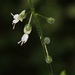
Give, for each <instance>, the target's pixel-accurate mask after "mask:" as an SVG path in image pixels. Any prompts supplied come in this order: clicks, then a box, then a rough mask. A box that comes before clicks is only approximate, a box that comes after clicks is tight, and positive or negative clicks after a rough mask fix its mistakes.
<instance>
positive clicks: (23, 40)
mask: <svg viewBox="0 0 75 75" xmlns="http://www.w3.org/2000/svg"><path fill="white" fill-rule="evenodd" d="M28 38H29V35H28V34H24V35H23V36H22V38H21V40H20V41H19V42H18V44H20V43H21V46H22V45H23V44H24V43H26V42H27V40H28Z"/></svg>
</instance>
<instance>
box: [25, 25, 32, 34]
mask: <svg viewBox="0 0 75 75" xmlns="http://www.w3.org/2000/svg"><path fill="white" fill-rule="evenodd" d="M31 31H32V27H31V25H30V24H27V25H26V26H25V27H24V33H25V34H30V33H31Z"/></svg>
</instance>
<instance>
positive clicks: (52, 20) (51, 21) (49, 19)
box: [47, 17, 55, 24]
mask: <svg viewBox="0 0 75 75" xmlns="http://www.w3.org/2000/svg"><path fill="white" fill-rule="evenodd" d="M47 22H48V23H49V24H53V23H54V22H55V19H54V18H52V17H49V18H47Z"/></svg>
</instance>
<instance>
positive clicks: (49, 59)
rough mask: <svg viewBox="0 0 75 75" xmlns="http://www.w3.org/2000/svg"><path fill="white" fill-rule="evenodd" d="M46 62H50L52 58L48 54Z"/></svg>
mask: <svg viewBox="0 0 75 75" xmlns="http://www.w3.org/2000/svg"><path fill="white" fill-rule="evenodd" d="M45 60H46V63H48V64H49V63H51V62H52V58H51V57H50V56H49V55H48V56H47V57H46V59H45Z"/></svg>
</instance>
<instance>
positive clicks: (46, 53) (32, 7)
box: [29, 0, 53, 75]
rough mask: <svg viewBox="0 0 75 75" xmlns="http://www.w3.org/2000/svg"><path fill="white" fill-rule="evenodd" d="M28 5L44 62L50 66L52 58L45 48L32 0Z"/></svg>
mask: <svg viewBox="0 0 75 75" xmlns="http://www.w3.org/2000/svg"><path fill="white" fill-rule="evenodd" d="M29 4H30V9H31V11H32V12H33V17H34V21H35V25H36V29H37V32H38V35H39V37H40V41H41V44H42V47H43V50H44V56H45V61H46V63H47V64H50V63H51V62H52V58H51V57H50V56H49V53H48V50H47V46H46V44H45V42H44V36H43V33H42V29H41V26H40V23H39V21H38V19H37V15H36V13H35V10H34V5H33V0H29ZM52 75H53V73H52Z"/></svg>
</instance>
